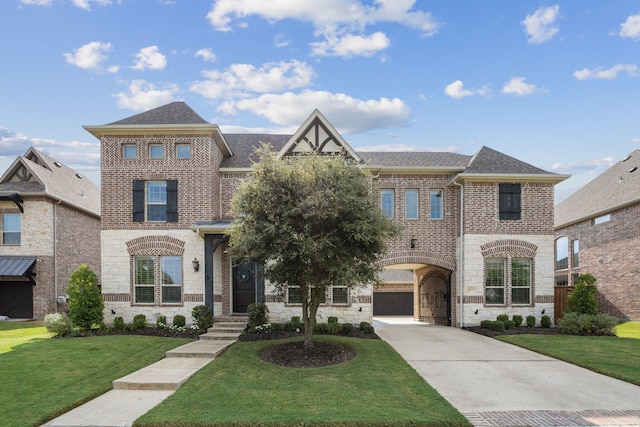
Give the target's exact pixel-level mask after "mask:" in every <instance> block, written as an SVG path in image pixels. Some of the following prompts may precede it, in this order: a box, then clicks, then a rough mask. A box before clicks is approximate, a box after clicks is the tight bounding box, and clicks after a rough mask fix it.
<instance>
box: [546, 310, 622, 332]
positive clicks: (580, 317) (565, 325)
mask: <svg viewBox="0 0 640 427" xmlns="http://www.w3.org/2000/svg"><path fill="white" fill-rule="evenodd" d="M618 323H619V322H618V319H616V318H615V317H612V316H607V315H604V314H597V315H592V314H579V313H566V314H565V315H564V316H563V317H562V319H560V320H559V321H558V327H559V328H560V331H562V333H563V334H570V335H598V336H601V335H615V333H614V328H615V327H616V325H617V324H618Z"/></svg>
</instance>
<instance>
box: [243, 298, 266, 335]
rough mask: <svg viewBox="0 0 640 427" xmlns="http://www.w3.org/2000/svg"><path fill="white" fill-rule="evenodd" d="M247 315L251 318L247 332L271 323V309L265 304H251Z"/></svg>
mask: <svg viewBox="0 0 640 427" xmlns="http://www.w3.org/2000/svg"><path fill="white" fill-rule="evenodd" d="M247 315H248V316H249V321H248V322H247V328H246V330H247V331H251V330H253V329H255V328H256V326H260V325H265V324H267V323H269V308H268V307H267V305H266V304H265V303H263V302H256V303H253V304H249V306H248V307H247Z"/></svg>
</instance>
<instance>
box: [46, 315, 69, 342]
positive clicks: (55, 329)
mask: <svg viewBox="0 0 640 427" xmlns="http://www.w3.org/2000/svg"><path fill="white" fill-rule="evenodd" d="M44 327H45V328H47V331H49V332H51V333H54V334H56V335H57V336H59V337H64V336H66V335H69V334H70V333H71V319H69V316H67V315H66V314H65V313H49V314H47V315H46V316H44Z"/></svg>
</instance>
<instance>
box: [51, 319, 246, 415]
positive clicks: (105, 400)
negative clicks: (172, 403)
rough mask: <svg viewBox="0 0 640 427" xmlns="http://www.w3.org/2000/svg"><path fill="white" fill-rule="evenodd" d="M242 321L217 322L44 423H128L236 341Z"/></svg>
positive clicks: (153, 405)
mask: <svg viewBox="0 0 640 427" xmlns="http://www.w3.org/2000/svg"><path fill="white" fill-rule="evenodd" d="M244 326H245V325H243V324H235V325H234V324H231V325H225V324H219V323H218V324H216V325H214V328H211V329H209V331H208V332H207V333H206V334H203V335H201V336H200V339H199V340H198V341H193V342H190V343H187V344H185V345H183V346H180V347H177V348H174V349H173V350H169V351H168V352H167V353H166V356H167V357H166V358H164V359H162V360H159V361H158V362H156V363H154V364H152V365H149V366H147V367H145V368H142V369H140V370H139V371H136V372H133V373H131V374H129V375H127V376H124V377H122V378H120V379H117V380H115V381H113V390H111V391H109V392H107V393H105V394H103V395H101V396H98V397H97V398H95V399H93V400H91V401H89V402H87V403H85V404H84V405H81V406H79V407H77V408H75V409H72V410H71V411H69V412H67V413H65V414H63V415H61V416H59V417H58V418H55V419H53V420H51V421H49V422H48V423H46V424H43V426H45V427H128V426H131V425H133V422H134V421H135V420H136V419H138V418H140V417H141V416H142V415H144V414H146V413H147V412H149V411H150V410H151V409H152V408H153V407H155V406H157V405H158V404H159V403H160V402H162V401H163V400H164V399H166V398H167V397H169V396H170V395H171V394H173V393H174V392H175V391H176V390H177V389H178V388H179V387H180V386H181V385H182V384H184V383H185V382H186V381H187V380H188V379H189V378H191V377H192V376H193V375H195V373H196V372H198V370H200V369H201V368H203V367H204V366H206V365H207V364H208V363H210V362H211V361H212V360H213V359H215V357H216V356H218V355H219V354H220V353H222V352H223V351H224V350H225V349H226V348H227V347H229V346H230V345H231V344H233V343H234V342H236V341H237V338H238V336H239V335H240V332H241V330H242V328H243V327H244Z"/></svg>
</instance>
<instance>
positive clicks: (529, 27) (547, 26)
mask: <svg viewBox="0 0 640 427" xmlns="http://www.w3.org/2000/svg"><path fill="white" fill-rule="evenodd" d="M559 12H560V6H558V5H557V4H556V5H554V6H549V7H541V8H540V9H538V10H536V11H535V12H534V13H533V14H531V15H527V17H526V18H525V19H524V20H523V21H522V22H521V24H522V25H524V31H525V33H527V35H528V36H529V39H528V41H529V43H535V44H538V43H544V42H547V41H549V40H551V39H552V38H553V37H554V36H555V35H556V34H557V33H558V31H559V28H558V26H557V25H556V20H557V19H558V17H559Z"/></svg>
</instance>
